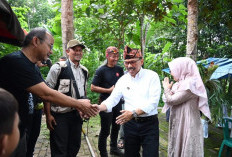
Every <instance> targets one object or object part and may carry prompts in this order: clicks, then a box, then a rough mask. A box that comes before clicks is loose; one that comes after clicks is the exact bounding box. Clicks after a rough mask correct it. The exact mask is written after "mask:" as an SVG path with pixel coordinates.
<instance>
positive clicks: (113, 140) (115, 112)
mask: <svg viewBox="0 0 232 157" xmlns="http://www.w3.org/2000/svg"><path fill="white" fill-rule="evenodd" d="M121 109H122V103H119V104H118V105H116V106H115V107H114V108H113V109H112V112H110V113H106V112H100V117H101V131H100V134H99V139H98V149H99V151H100V154H104V153H106V152H107V150H106V145H107V137H108V136H109V134H110V126H111V124H112V127H111V134H110V147H111V148H113V147H114V148H117V139H118V132H119V129H120V125H118V124H116V123H115V121H116V117H117V116H119V115H120V114H121V113H120V110H121Z"/></svg>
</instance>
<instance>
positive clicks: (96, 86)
mask: <svg viewBox="0 0 232 157" xmlns="http://www.w3.org/2000/svg"><path fill="white" fill-rule="evenodd" d="M106 59H107V63H106V64H104V65H103V66H101V67H100V68H98V69H97V71H96V73H95V76H94V79H93V82H92V84H91V90H92V91H94V92H97V93H101V94H100V102H99V104H100V103H101V102H102V101H104V100H105V99H107V98H108V97H109V96H110V93H111V92H112V91H113V89H114V85H115V84H116V82H117V81H118V79H119V78H120V77H121V76H122V75H123V68H122V67H120V66H118V65H116V64H117V62H118V59H119V52H118V49H117V48H116V47H112V46H110V47H108V48H107V49H106ZM121 109H122V102H121V101H120V102H119V104H118V105H117V106H115V107H114V108H113V110H112V112H110V113H106V112H100V117H101V131H100V135H99V139H98V149H99V151H100V155H101V157H107V156H108V154H107V150H106V141H107V137H108V136H109V134H110V125H111V124H112V128H111V134H110V140H111V141H110V153H111V154H114V155H122V152H121V151H120V150H119V149H118V148H117V138H118V131H119V128H120V126H119V125H118V124H116V123H115V120H116V117H117V116H119V115H120V110H121Z"/></svg>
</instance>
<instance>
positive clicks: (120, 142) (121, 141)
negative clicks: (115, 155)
mask: <svg viewBox="0 0 232 157" xmlns="http://www.w3.org/2000/svg"><path fill="white" fill-rule="evenodd" d="M118 149H124V139H123V138H121V139H119V140H118Z"/></svg>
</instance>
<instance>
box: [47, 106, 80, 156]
mask: <svg viewBox="0 0 232 157" xmlns="http://www.w3.org/2000/svg"><path fill="white" fill-rule="evenodd" d="M52 115H53V116H54V118H55V120H56V124H57V125H56V126H54V130H53V131H51V132H50V147H51V156H52V157H76V155H77V153H78V151H79V149H80V145H81V128H82V119H81V118H80V115H79V113H78V112H77V111H76V110H75V111H71V112H67V113H54V112H52Z"/></svg>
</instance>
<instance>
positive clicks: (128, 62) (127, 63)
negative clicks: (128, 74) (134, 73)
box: [124, 58, 140, 65]
mask: <svg viewBox="0 0 232 157" xmlns="http://www.w3.org/2000/svg"><path fill="white" fill-rule="evenodd" d="M139 60H140V58H139V59H137V60H132V61H124V64H125V65H129V64H130V65H134V64H135V63H136V62H138V61H139Z"/></svg>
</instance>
